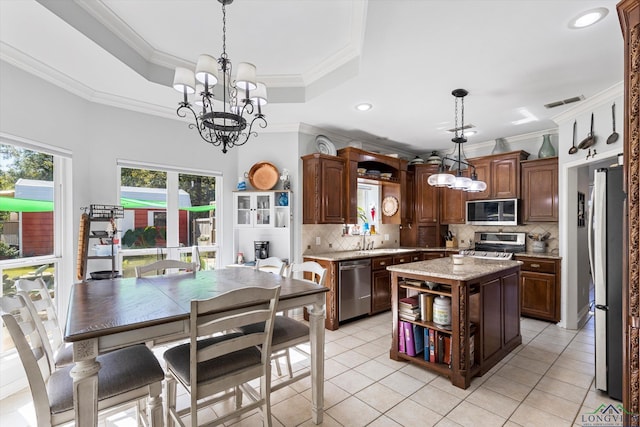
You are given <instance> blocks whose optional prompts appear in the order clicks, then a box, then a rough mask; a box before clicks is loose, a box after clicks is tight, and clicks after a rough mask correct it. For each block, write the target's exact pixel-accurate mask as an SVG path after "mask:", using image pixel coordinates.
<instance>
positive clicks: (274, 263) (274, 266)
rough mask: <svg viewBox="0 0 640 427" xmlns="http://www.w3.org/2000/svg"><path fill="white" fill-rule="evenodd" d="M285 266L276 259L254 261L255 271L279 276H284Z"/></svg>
mask: <svg viewBox="0 0 640 427" xmlns="http://www.w3.org/2000/svg"><path fill="white" fill-rule="evenodd" d="M285 267H286V264H285V262H284V261H282V260H281V259H280V258H278V257H274V256H272V257H269V258H264V259H257V260H256V267H255V269H256V270H261V271H268V272H271V273H273V274H277V275H279V276H283V275H284V271H285Z"/></svg>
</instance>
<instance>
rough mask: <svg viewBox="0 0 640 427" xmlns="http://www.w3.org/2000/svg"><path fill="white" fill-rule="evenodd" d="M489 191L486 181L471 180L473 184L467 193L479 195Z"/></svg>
mask: <svg viewBox="0 0 640 427" xmlns="http://www.w3.org/2000/svg"><path fill="white" fill-rule="evenodd" d="M486 189H487V183H486V182H484V181H474V180H471V184H470V185H469V187H467V189H466V190H465V191H467V192H469V193H479V192H481V191H485V190H486Z"/></svg>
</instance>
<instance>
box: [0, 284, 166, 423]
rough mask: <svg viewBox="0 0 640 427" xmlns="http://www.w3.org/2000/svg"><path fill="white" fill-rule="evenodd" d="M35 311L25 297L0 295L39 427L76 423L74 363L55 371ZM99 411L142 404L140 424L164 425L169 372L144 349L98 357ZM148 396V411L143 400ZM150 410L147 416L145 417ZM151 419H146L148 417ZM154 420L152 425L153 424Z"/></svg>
mask: <svg viewBox="0 0 640 427" xmlns="http://www.w3.org/2000/svg"><path fill="white" fill-rule="evenodd" d="M35 310H36V309H35V307H33V304H32V303H31V300H30V299H28V298H25V296H24V295H23V294H16V295H10V296H9V295H7V296H3V297H0V313H1V314H2V321H3V322H4V325H5V327H6V329H7V331H8V332H9V335H10V336H11V339H12V340H13V343H14V345H15V347H16V350H17V351H18V355H19V357H20V361H21V362H22V366H23V367H24V371H25V373H26V375H27V380H28V382H29V388H30V390H31V396H32V398H33V406H34V409H35V413H36V419H37V425H38V426H58V425H62V424H66V423H68V422H70V421H73V420H74V417H75V411H74V402H73V379H72V378H71V375H70V371H71V369H72V368H73V366H72V365H68V366H66V367H63V368H60V369H51V364H50V363H49V362H48V361H47V352H46V350H45V342H47V340H46V339H45V338H44V334H45V331H44V328H43V326H42V323H38V322H37V321H36V320H35V317H34V316H33V313H34V312H35ZM97 361H98V363H100V370H99V371H98V402H97V408H98V411H107V410H112V409H116V408H120V407H122V406H124V405H125V404H133V403H136V404H137V410H138V421H139V423H140V422H141V423H143V424H144V425H152V426H159V425H161V424H162V396H161V393H162V380H163V379H164V371H163V370H162V368H161V367H160V363H159V362H158V360H157V359H156V358H155V356H154V355H153V353H152V352H151V350H149V349H148V348H147V347H145V346H143V345H134V346H131V347H127V348H123V349H120V350H114V351H112V352H110V353H107V354H104V355H102V356H98V358H97ZM144 398H148V402H147V405H146V410H143V409H142V408H143V407H144V405H141V404H140V403H141V402H140V401H141V400H142V399H144ZM145 412H146V413H145ZM145 415H146V417H147V418H148V419H147V420H146V421H145V419H144V416H145ZM147 421H148V422H147Z"/></svg>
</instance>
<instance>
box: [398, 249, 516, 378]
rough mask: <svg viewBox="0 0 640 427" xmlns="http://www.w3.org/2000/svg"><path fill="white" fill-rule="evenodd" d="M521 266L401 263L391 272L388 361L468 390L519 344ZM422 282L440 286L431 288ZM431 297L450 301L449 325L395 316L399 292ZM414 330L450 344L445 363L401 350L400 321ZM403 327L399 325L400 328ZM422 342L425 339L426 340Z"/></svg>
mask: <svg viewBox="0 0 640 427" xmlns="http://www.w3.org/2000/svg"><path fill="white" fill-rule="evenodd" d="M520 265H521V263H520V262H518V261H495V260H481V259H475V258H471V257H467V258H464V260H463V264H462V265H454V264H453V261H452V259H451V258H450V257H447V258H440V259H434V260H430V261H420V262H413V263H409V264H401V265H396V266H391V267H389V268H388V270H389V271H391V298H392V303H391V311H392V313H393V320H392V322H393V335H392V342H391V350H390V357H391V358H392V359H394V360H406V361H409V362H411V363H415V364H417V365H419V366H422V367H424V368H426V369H429V370H431V371H434V372H437V373H438V374H440V375H444V376H446V377H448V378H449V379H450V380H451V383H452V384H454V385H455V386H457V387H460V388H467V387H469V385H470V384H471V379H472V378H473V377H475V376H481V375H483V374H485V373H486V372H488V371H489V369H491V368H492V367H493V366H495V365H496V364H497V363H498V362H499V361H500V360H501V359H502V358H504V357H505V356H506V355H507V354H509V352H511V351H512V350H513V349H514V348H516V347H517V346H518V345H520V344H521V343H522V336H521V335H520V290H519V276H520ZM424 281H429V282H435V283H438V287H437V288H434V289H431V288H429V287H426V286H421V285H420V283H421V282H424ZM404 292H407V294H408V295H411V294H415V295H418V294H422V293H426V294H431V295H434V296H438V295H441V296H446V297H449V298H451V325H450V327H447V326H442V325H438V324H436V323H434V322H432V321H430V320H428V319H427V320H421V319H417V320H411V321H409V320H406V318H401V316H400V314H399V303H400V298H401V297H402V295H403V293H404ZM401 320H402V321H403V322H408V323H409V324H410V325H411V326H412V327H413V326H417V327H419V328H426V329H428V330H434V331H435V333H436V334H439V335H442V336H444V337H445V338H446V339H448V340H450V360H449V363H441V362H434V361H429V360H428V359H427V360H425V359H426V357H425V356H424V353H425V352H426V351H427V350H426V349H425V350H424V352H423V354H417V355H410V354H409V352H408V351H405V352H402V349H401V348H400V346H399V338H400V336H401V335H400V333H399V329H400V327H399V325H400V323H399V322H400V321H401ZM404 327H405V325H404V324H403V329H404ZM425 339H426V337H425Z"/></svg>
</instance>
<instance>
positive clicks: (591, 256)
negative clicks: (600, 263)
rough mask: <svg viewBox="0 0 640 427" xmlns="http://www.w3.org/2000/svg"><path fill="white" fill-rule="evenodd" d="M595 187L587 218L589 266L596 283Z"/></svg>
mask: <svg viewBox="0 0 640 427" xmlns="http://www.w3.org/2000/svg"><path fill="white" fill-rule="evenodd" d="M595 193H596V192H595V187H594V188H592V189H591V195H590V196H589V215H588V216H587V227H588V228H587V243H588V252H589V266H590V267H591V279H592V280H594V282H595V279H596V277H595V269H594V268H593V263H594V258H595V257H594V253H593V251H594V248H593V211H594V207H595V205H594V198H595V197H594V195H595Z"/></svg>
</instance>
